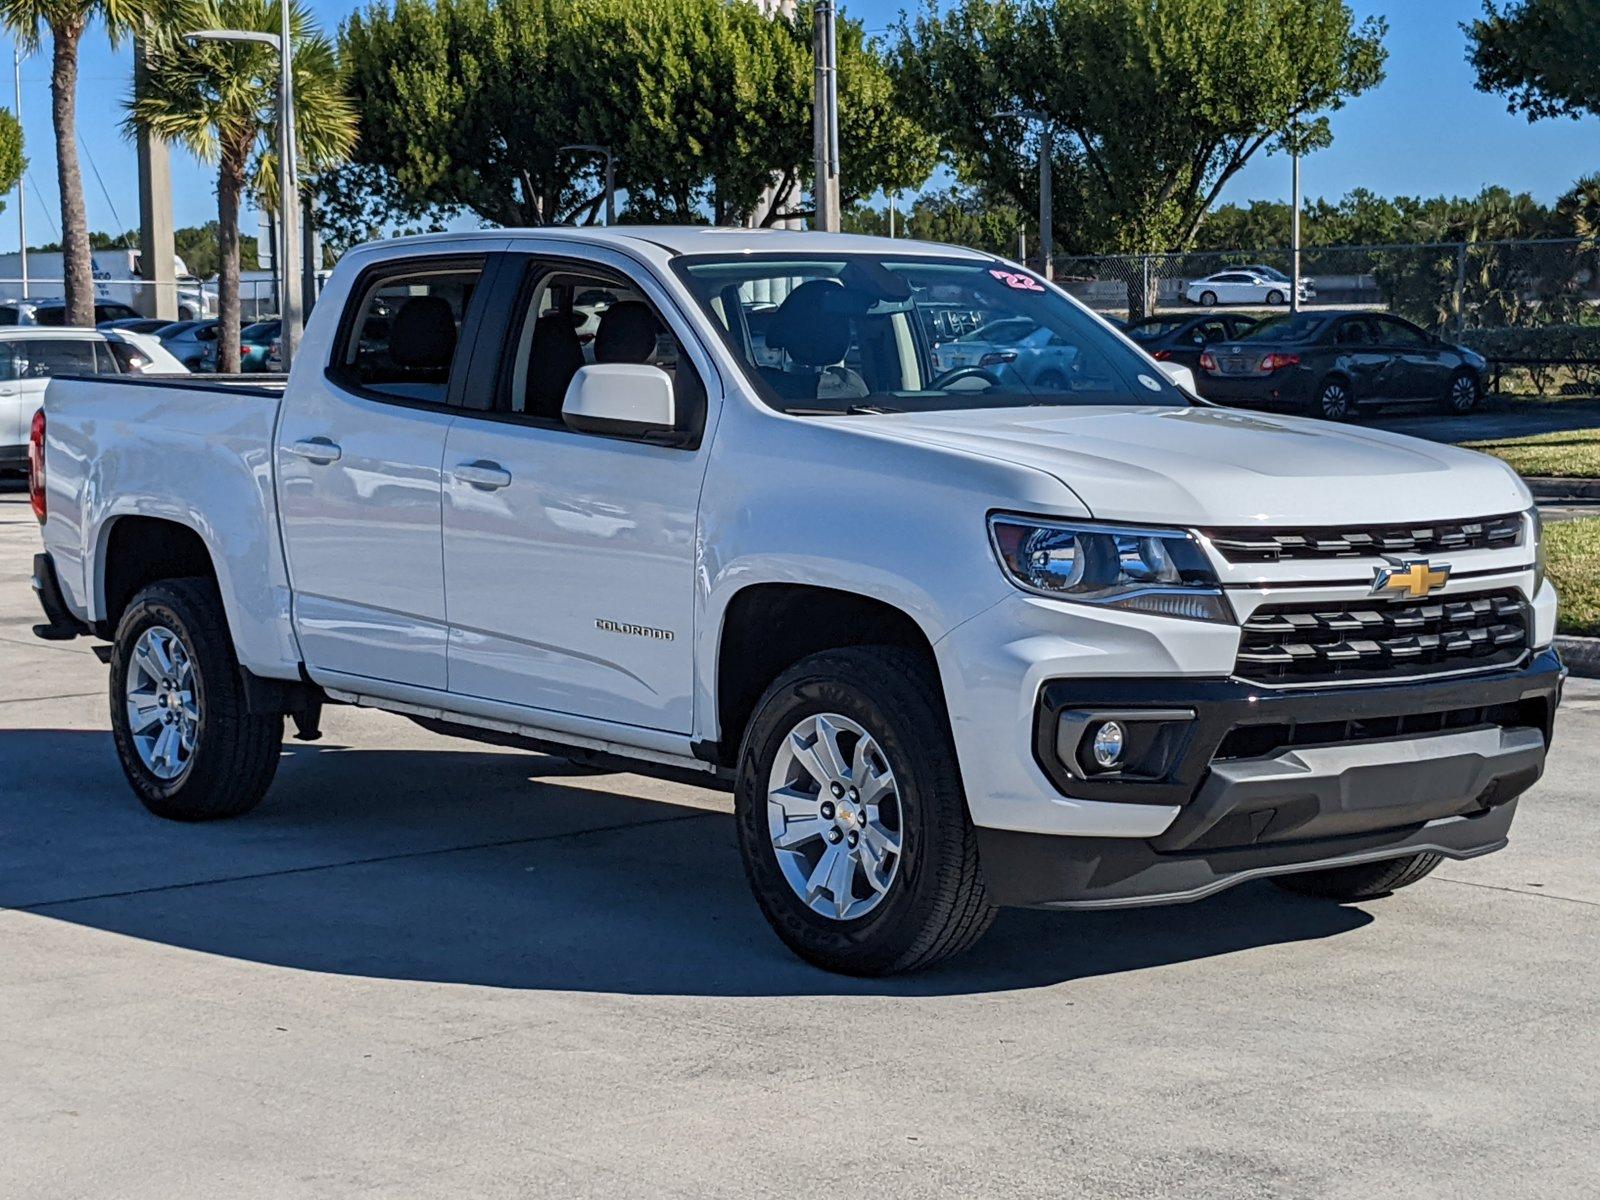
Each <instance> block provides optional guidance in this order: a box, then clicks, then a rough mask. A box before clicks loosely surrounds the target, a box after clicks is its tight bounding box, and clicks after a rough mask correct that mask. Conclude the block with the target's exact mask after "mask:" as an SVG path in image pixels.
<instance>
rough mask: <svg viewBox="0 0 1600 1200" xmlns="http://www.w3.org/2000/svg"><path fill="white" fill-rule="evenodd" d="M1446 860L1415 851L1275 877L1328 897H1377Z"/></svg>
mask: <svg viewBox="0 0 1600 1200" xmlns="http://www.w3.org/2000/svg"><path fill="white" fill-rule="evenodd" d="M1443 861H1444V856H1443V855H1442V854H1431V853H1430V854H1412V855H1408V856H1406V857H1405V858H1391V859H1385V860H1384V861H1382V862H1374V863H1360V864H1358V865H1356V866H1353V867H1330V868H1328V869H1327V870H1326V871H1303V872H1300V873H1299V874H1296V875H1277V876H1274V877H1273V882H1274V883H1276V884H1277V885H1278V886H1279V887H1281V888H1283V889H1284V890H1285V891H1289V892H1297V893H1299V894H1300V895H1302V896H1317V897H1320V898H1321V899H1324V900H1338V901H1340V902H1350V901H1356V900H1376V899H1377V898H1378V897H1379V896H1387V895H1388V894H1389V893H1390V892H1392V891H1395V890H1396V889H1398V888H1403V887H1410V886H1411V885H1412V884H1413V883H1416V882H1417V880H1419V879H1421V878H1423V877H1424V876H1426V875H1428V874H1430V873H1431V872H1432V871H1433V869H1434V868H1435V867H1437V866H1438V865H1439V864H1440V863H1441V862H1443Z"/></svg>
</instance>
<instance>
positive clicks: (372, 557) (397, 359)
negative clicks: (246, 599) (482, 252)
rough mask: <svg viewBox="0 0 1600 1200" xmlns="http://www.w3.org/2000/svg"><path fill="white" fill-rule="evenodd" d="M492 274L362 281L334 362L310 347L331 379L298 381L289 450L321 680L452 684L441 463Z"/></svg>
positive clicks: (299, 618) (456, 270) (402, 266)
mask: <svg viewBox="0 0 1600 1200" xmlns="http://www.w3.org/2000/svg"><path fill="white" fill-rule="evenodd" d="M482 272H483V259H482V258H481V256H480V257H466V256H449V255H430V256H427V257H418V256H410V257H404V258H400V259H393V258H390V259H386V260H385V261H384V263H383V264H382V266H381V267H378V268H374V269H373V270H371V271H368V272H366V273H365V274H363V275H362V276H361V277H360V278H359V279H358V280H357V282H356V285H355V287H354V288H353V289H352V291H351V294H350V299H349V305H350V308H349V311H348V312H347V313H346V314H345V315H344V318H343V319H342V320H341V321H340V328H341V332H340V334H339V338H340V339H341V340H340V342H339V344H337V345H336V346H334V347H333V348H332V350H331V353H330V352H329V351H328V349H327V348H326V347H313V346H311V345H309V344H308V345H307V346H306V347H304V349H303V353H307V354H310V353H317V352H319V351H320V352H322V353H327V354H328V355H329V358H328V361H330V362H331V364H332V368H331V369H330V370H329V371H328V372H327V373H326V374H325V375H324V374H321V373H318V372H313V371H302V370H299V369H297V370H296V371H295V373H294V385H293V386H292V387H291V388H290V389H289V391H288V393H287V395H286V396H285V398H284V402H283V413H282V417H281V418H280V421H279V429H278V437H277V443H276V447H275V454H276V461H277V472H278V505H279V511H280V513H281V514H282V524H283V540H284V549H285V552H286V555H287V558H288V563H289V581H290V584H291V585H292V588H293V595H294V627H295V632H296V634H297V636H298V637H299V639H300V649H301V652H302V654H303V655H304V656H305V660H306V665H307V667H308V668H309V669H310V671H311V673H312V675H313V677H318V678H320V677H322V676H321V673H323V672H338V673H340V674H342V675H354V676H361V677H363V678H367V679H373V680H382V681H390V682H395V683H404V684H412V685H416V686H420V687H429V688H437V689H443V688H444V687H445V682H446V681H445V645H446V641H447V636H446V622H445V607H444V563H443V554H442V551H441V548H440V540H439V539H440V464H441V462H442V461H443V459H444V447H445V435H446V434H447V432H448V431H449V428H450V423H451V421H452V420H453V419H454V414H455V412H456V409H455V408H454V407H453V405H452V402H451V401H452V397H453V396H454V395H455V394H457V393H458V392H459V385H460V380H459V375H460V374H461V373H462V368H461V367H460V366H457V365H454V364H462V363H464V361H465V359H466V357H467V355H466V352H465V351H464V350H463V351H461V352H459V353H458V352H457V347H458V345H459V344H460V343H461V341H462V337H461V331H462V327H463V325H464V324H465V323H466V321H467V317H468V314H469V311H471V310H472V309H473V308H474V307H475V306H474V305H473V296H474V293H475V292H476V291H477V285H478V283H479V281H480V279H481V276H482ZM244 549H245V548H243V547H241V548H240V550H241V551H243V550H244ZM262 553H265V550H263V551H262Z"/></svg>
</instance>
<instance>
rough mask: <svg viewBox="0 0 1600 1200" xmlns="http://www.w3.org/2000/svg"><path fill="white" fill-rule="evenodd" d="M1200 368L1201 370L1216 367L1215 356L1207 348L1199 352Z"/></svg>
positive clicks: (1214, 368) (1213, 369)
mask: <svg viewBox="0 0 1600 1200" xmlns="http://www.w3.org/2000/svg"><path fill="white" fill-rule="evenodd" d="M1200 369H1201V370H1203V371H1215V370H1216V369H1217V356H1216V355H1214V354H1212V353H1211V351H1209V350H1202V351H1201V352H1200Z"/></svg>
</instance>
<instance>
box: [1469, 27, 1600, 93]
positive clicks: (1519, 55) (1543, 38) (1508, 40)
mask: <svg viewBox="0 0 1600 1200" xmlns="http://www.w3.org/2000/svg"><path fill="white" fill-rule="evenodd" d="M1483 10H1484V11H1483V16H1481V17H1479V18H1478V19H1477V20H1476V21H1472V22H1470V23H1468V24H1466V25H1463V26H1462V28H1463V29H1465V30H1466V33H1467V40H1468V45H1467V61H1468V62H1470V63H1471V64H1472V66H1473V67H1474V69H1476V71H1477V72H1478V81H1477V86H1478V90H1479V91H1484V92H1502V93H1504V94H1505V96H1506V99H1507V104H1508V107H1509V108H1510V109H1511V111H1512V112H1525V113H1527V114H1528V120H1530V121H1536V120H1538V119H1539V118H1541V117H1560V116H1570V117H1579V116H1582V115H1584V114H1585V113H1600V13H1597V12H1596V10H1595V4H1594V0H1514V2H1513V3H1509V4H1500V3H1495V2H1494V0H1485V3H1484V6H1483Z"/></svg>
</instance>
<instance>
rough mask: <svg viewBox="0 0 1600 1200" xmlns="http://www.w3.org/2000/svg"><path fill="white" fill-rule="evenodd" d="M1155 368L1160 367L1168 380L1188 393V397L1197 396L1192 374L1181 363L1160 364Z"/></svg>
mask: <svg viewBox="0 0 1600 1200" xmlns="http://www.w3.org/2000/svg"><path fill="white" fill-rule="evenodd" d="M1156 366H1158V367H1160V368H1161V370H1162V372H1163V373H1164V374H1165V375H1166V377H1167V378H1168V379H1170V380H1172V382H1173V383H1175V384H1177V385H1178V386H1179V387H1181V388H1182V389H1183V390H1184V391H1186V392H1188V393H1189V395H1191V396H1198V395H1199V394H1200V389H1199V385H1197V384H1196V383H1195V381H1194V372H1193V371H1191V370H1189V368H1188V367H1186V366H1184V365H1183V364H1182V363H1175V362H1160V363H1157V364H1156Z"/></svg>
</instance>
